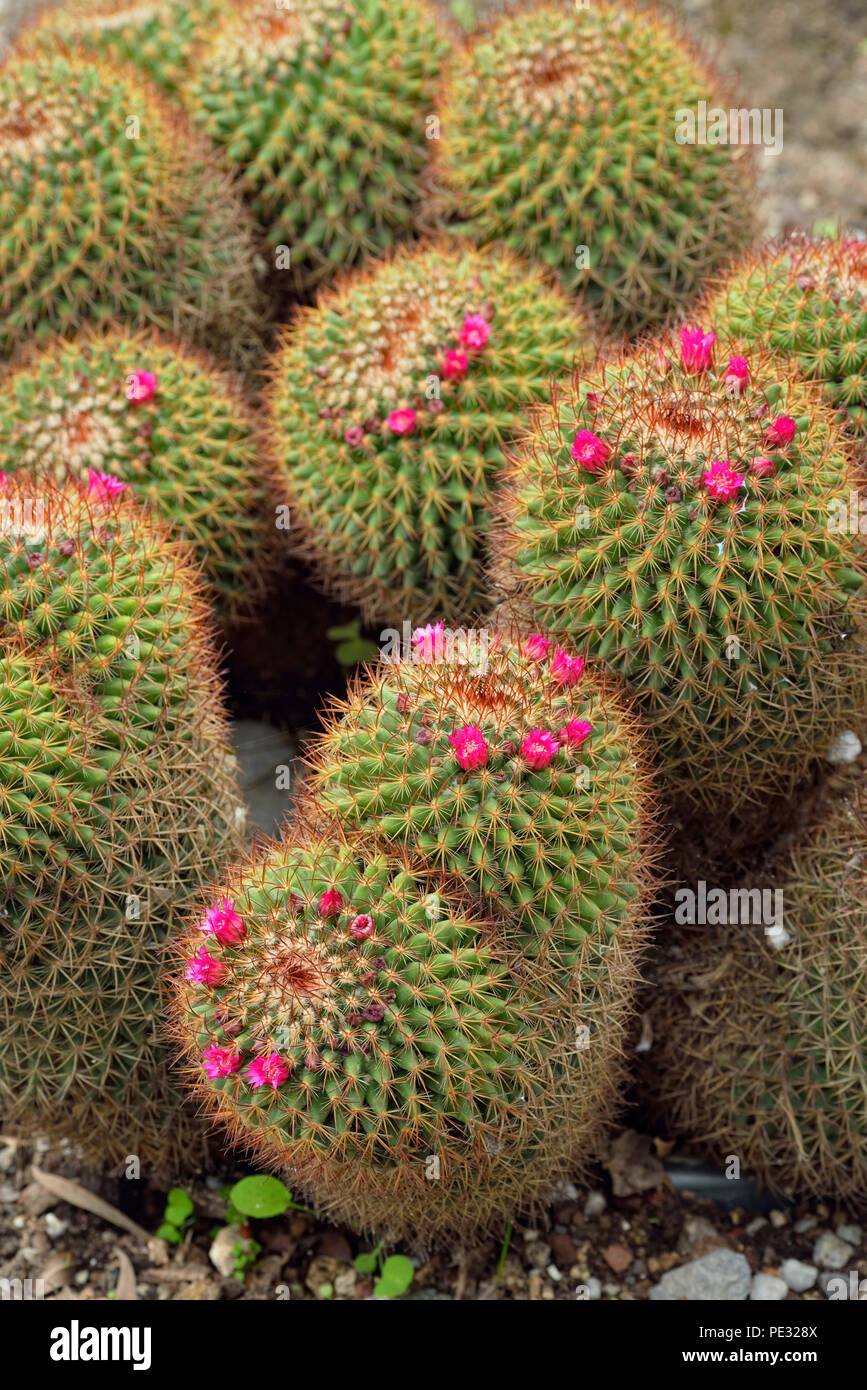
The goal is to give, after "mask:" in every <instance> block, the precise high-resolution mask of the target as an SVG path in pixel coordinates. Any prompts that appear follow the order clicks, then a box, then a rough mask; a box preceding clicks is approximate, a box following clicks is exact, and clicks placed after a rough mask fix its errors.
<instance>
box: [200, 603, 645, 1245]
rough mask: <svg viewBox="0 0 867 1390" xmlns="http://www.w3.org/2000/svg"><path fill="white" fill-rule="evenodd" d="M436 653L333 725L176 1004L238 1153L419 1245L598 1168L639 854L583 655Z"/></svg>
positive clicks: (207, 1092)
mask: <svg viewBox="0 0 867 1390" xmlns="http://www.w3.org/2000/svg"><path fill="white" fill-rule="evenodd" d="M446 640H447V636H446V633H445V630H444V629H443V628H442V626H441V625H439V626H438V627H437V628H432V629H430V630H429V631H428V632H426V633H425V634H422V635H420V637H419V640H418V643H417V649H416V652H415V657H416V658H417V659H415V660H411V661H403V662H398V663H395V664H394V665H393V666H390V667H387V668H381V669H380V670H378V671H375V672H372V673H370V674H368V675H367V676H366V677H365V678H364V679H363V680H362V681H361V682H360V684H359V686H358V688H357V690H356V692H355V694H354V695H353V697H352V699H351V700H350V701H349V703H348V704H347V705H346V706H345V707H343V708H342V709H340V710H339V711H338V712H337V713H336V715H335V718H334V720H333V722H332V724H331V726H330V727H329V729H328V730H327V731H325V732H324V733H323V735H322V737H321V741H320V745H319V747H318V749H317V752H316V755H315V759H314V762H315V772H314V774H313V776H312V778H311V780H310V783H309V785H308V787H307V790H306V793H305V796H304V801H303V806H302V809H301V811H300V812H299V813H298V815H297V819H296V822H295V824H294V825H292V826H290V827H289V828H288V829H287V831H286V834H285V838H284V840H283V841H282V843H281V844H278V845H274V846H271V847H270V848H269V849H268V850H267V852H266V854H265V857H264V858H263V859H258V860H257V859H254V860H251V861H249V862H247V863H244V864H242V865H241V866H240V867H239V868H238V869H236V870H234V871H233V873H232V875H231V876H230V877H229V878H227V879H226V880H225V881H224V882H223V883H222V884H221V886H220V889H219V891H218V893H217V895H216V897H214V898H213V900H212V901H211V902H210V905H209V906H208V908H207V911H205V912H204V914H203V915H200V916H199V917H198V918H197V920H195V921H194V922H193V924H192V926H191V929H190V931H189V932H188V934H187V938H186V940H185V942H184V953H185V959H186V968H185V970H184V972H183V979H182V980H181V981H180V982H179V984H178V987H177V1003H176V1025H177V1030H178V1034H179V1036H180V1038H181V1040H182V1042H183V1044H184V1047H185V1050H186V1053H187V1056H188V1059H189V1063H190V1073H191V1075H194V1076H195V1075H197V1076H198V1081H197V1082H196V1083H195V1085H196V1091H197V1094H198V1095H199V1097H200V1099H202V1100H203V1101H204V1104H205V1107H206V1109H207V1110H208V1111H209V1112H210V1113H212V1114H213V1115H214V1116H215V1117H216V1118H218V1119H220V1120H222V1121H223V1122H224V1123H226V1124H228V1125H229V1127H230V1129H231V1132H232V1135H233V1138H234V1139H235V1140H236V1141H242V1142H245V1143H246V1144H247V1145H248V1146H249V1147H250V1148H251V1149H252V1150H253V1151H254V1152H255V1153H256V1154H257V1155H258V1156H259V1157H260V1158H263V1159H265V1160H266V1161H267V1162H268V1163H269V1164H270V1165H272V1166H281V1165H289V1166H290V1167H291V1169H292V1171H293V1174H294V1180H295V1181H297V1182H298V1183H300V1185H301V1186H302V1187H303V1188H304V1190H305V1191H307V1192H308V1193H309V1195H310V1196H311V1197H312V1198H313V1200H315V1201H316V1202H317V1204H318V1205H320V1206H321V1207H322V1208H324V1209H325V1210H327V1211H329V1212H330V1213H332V1214H333V1215H335V1216H337V1217H340V1218H343V1219H347V1220H349V1221H351V1222H353V1223H354V1224H357V1225H361V1226H364V1227H374V1228H378V1229H380V1230H386V1231H387V1232H388V1233H389V1234H390V1235H393V1236H397V1235H411V1236H413V1237H414V1238H416V1239H421V1240H434V1239H440V1238H442V1237H444V1236H446V1235H449V1234H456V1233H462V1232H467V1231H469V1230H473V1229H478V1228H479V1227H490V1226H494V1225H497V1224H502V1223H503V1222H504V1221H507V1220H509V1219H510V1217H511V1215H512V1214H513V1213H514V1211H515V1210H516V1209H518V1208H521V1207H526V1206H527V1205H529V1204H532V1203H534V1202H536V1201H538V1200H539V1199H540V1198H543V1197H544V1196H545V1195H547V1194H548V1193H549V1192H550V1191H551V1189H552V1187H553V1186H554V1185H555V1183H556V1181H557V1180H558V1179H560V1178H563V1177H565V1176H567V1175H568V1174H570V1173H574V1171H575V1168H576V1166H580V1165H581V1164H583V1163H584V1162H586V1161H587V1159H588V1157H589V1156H591V1155H592V1153H593V1152H594V1150H595V1149H596V1147H597V1146H598V1144H599V1141H600V1139H601V1136H602V1134H603V1133H604V1128H605V1123H606V1121H607V1120H609V1119H610V1117H611V1114H612V1111H613V1108H614V1106H615V1104H616V1100H617V1095H618V1083H619V1081H620V1073H621V1062H622V1057H621V1054H622V1050H623V1044H624V1039H625V1033H626V1028H627V1025H628V1017H629V1011H630V1008H631V1004H632V998H633V993H634V988H635V982H636V973H637V963H638V960H639V958H640V955H641V952H642V949H643V946H644V942H645V910H646V904H645V893H644V887H645V884H646V880H647V875H648V866H649V863H650V860H651V857H652V843H651V841H652V836H651V832H650V825H651V811H650V793H649V788H648V781H647V775H646V773H645V771H644V769H643V764H642V760H641V750H640V744H639V743H637V742H636V736H635V731H634V728H633V725H632V722H631V720H630V717H629V716H628V714H626V713H625V712H624V710H623V708H622V707H621V706H620V705H619V704H618V702H617V701H616V700H615V699H614V698H613V697H612V696H611V695H609V694H607V693H606V692H605V690H604V689H603V688H602V687H601V686H600V685H599V684H598V683H597V682H596V680H595V679H594V678H593V677H591V675H590V673H589V672H582V666H583V662H582V661H581V660H580V658H574V657H571V656H569V654H568V653H566V652H565V651H563V650H562V649H559V648H556V647H554V646H552V645H550V644H549V643H548V641H547V639H545V638H543V637H542V636H541V635H539V634H533V635H531V636H530V637H528V638H526V639H523V640H520V641H517V642H516V641H514V640H510V639H506V638H502V637H497V638H496V639H495V641H494V642H493V645H492V649H491V650H490V652H489V653H488V654H487V657H486V665H487V669H486V670H485V671H484V672H481V671H479V670H473V669H472V668H471V667H470V666H468V665H466V664H465V658H466V656H467V651H466V649H464V650H463V652H462V653H461V654H454V653H448V652H447V651H446V648H445V646H444V643H445V642H446ZM338 825H339V826H340V829H339V830H338V829H337V828H336V827H337V826H338ZM203 932H204V933H205V940H204V942H203V937H202V933H203ZM242 1068H244V1069H243V1070H242ZM431 1164H433V1168H431V1166H430V1165H431Z"/></svg>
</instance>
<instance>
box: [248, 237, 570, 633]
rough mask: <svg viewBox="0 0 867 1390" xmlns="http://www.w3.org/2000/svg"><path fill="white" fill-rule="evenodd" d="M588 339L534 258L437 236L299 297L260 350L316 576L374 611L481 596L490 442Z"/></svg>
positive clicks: (494, 446) (442, 608)
mask: <svg viewBox="0 0 867 1390" xmlns="http://www.w3.org/2000/svg"><path fill="white" fill-rule="evenodd" d="M588 339H589V334H588V332H587V329H586V325H585V323H584V322H583V321H582V319H581V318H580V317H579V316H578V315H577V314H576V313H575V312H574V311H573V309H572V307H571V305H570V304H569V302H568V301H567V299H566V297H565V296H564V295H563V294H562V293H561V292H560V291H559V290H557V289H556V288H552V287H550V286H549V285H548V284H547V283H546V281H545V279H544V277H543V276H542V275H541V274H539V273H538V272H536V271H532V270H527V269H526V268H525V267H523V266H521V265H520V263H518V262H516V261H515V260H514V258H513V257H512V256H511V255H509V254H508V253H503V252H487V253H478V252H470V251H467V252H455V251H452V250H451V249H448V248H446V247H444V246H440V245H432V246H427V247H424V248H423V249H422V250H416V251H412V252H404V253H402V254H398V255H396V256H395V257H394V258H393V259H391V260H390V261H388V262H386V263H383V264H379V265H377V266H375V267H374V268H373V269H372V270H371V271H369V272H367V273H365V274H356V275H353V276H350V277H348V278H347V279H346V280H345V281H343V282H342V283H341V284H340V285H338V286H337V287H336V288H335V289H334V290H330V291H328V292H326V293H324V294H323V295H322V296H321V297H320V299H319V302H318V303H317V304H316V306H315V307H313V308H310V309H306V310H302V311H301V314H300V316H299V318H298V319H297V321H296V323H295V324H293V326H292V327H291V328H290V329H289V330H287V331H286V333H285V335H284V337H283V341H282V344H281V346H280V348H279V350H278V351H277V353H276V354H275V356H274V358H273V360H272V363H271V368H270V390H269V418H270V425H271V440H272V448H273V452H274V455H275V458H276V459H277V461H278V466H279V468H280V473H281V479H282V480H283V482H284V484H285V486H286V487H287V489H288V491H289V494H290V496H291V498H292V499H293V501H294V502H295V503H296V505H295V508H294V514H293V521H294V522H295V523H297V526H298V534H299V535H300V536H301V537H302V540H301V545H302V548H303V549H304V550H305V553H306V554H307V555H308V556H309V557H310V558H312V559H313V561H314V562H315V564H316V566H317V569H318V570H319V573H320V574H321V576H322V578H323V580H324V581H325V583H326V585H327V586H328V587H329V588H334V589H336V590H338V592H339V593H340V594H341V596H343V597H345V598H349V599H351V600H352V601H354V602H356V603H358V604H360V606H361V607H362V609H363V610H364V611H365V613H366V614H367V616H368V617H369V618H370V619H371V620H372V621H379V620H385V621H387V620H397V621H401V620H403V618H405V617H407V616H408V615H410V616H411V617H414V618H416V619H424V620H427V619H428V618H429V617H430V616H432V615H433V614H435V613H442V612H446V613H447V614H448V615H455V616H457V615H459V614H461V612H462V611H463V612H464V613H465V612H467V611H471V610H472V608H473V607H474V606H475V605H476V604H477V603H480V602H481V600H482V597H483V590H482V581H481V580H480V577H479V575H480V570H481V565H480V556H479V552H480V550H481V544H482V540H481V537H482V533H483V531H484V528H485V524H486V519H487V516H488V504H489V493H490V490H491V485H492V479H493V474H494V470H495V468H496V467H497V465H498V463H499V459H500V450H501V446H502V443H503V441H504V440H505V439H507V438H508V437H509V436H510V435H511V434H512V433H514V431H515V430H516V428H517V427H518V424H519V421H520V419H521V409H522V407H523V406H525V405H527V404H529V403H530V402H531V401H532V400H534V399H535V398H537V397H538V396H539V395H541V394H542V392H543V390H544V388H545V385H546V383H547V381H548V378H549V377H550V375H552V374H553V373H555V372H556V371H558V370H562V369H564V368H565V367H566V366H567V365H569V364H570V363H571V361H572V359H573V357H574V355H575V353H576V352H579V353H580V352H586V351H587V348H588Z"/></svg>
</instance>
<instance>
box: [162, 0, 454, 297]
mask: <svg viewBox="0 0 867 1390" xmlns="http://www.w3.org/2000/svg"><path fill="white" fill-rule="evenodd" d="M441 23H442V22H441V21H440V20H439V19H438V18H437V17H436V15H435V12H434V11H433V10H430V9H428V8H427V7H426V5H425V4H424V3H423V0H351V3H349V4H347V3H346V0H294V3H293V4H292V5H291V7H290V6H288V5H287V6H285V7H282V8H278V7H275V5H274V3H273V0H241V2H240V3H238V4H236V5H235V6H234V7H233V10H232V13H231V14H230V15H229V16H228V18H226V19H224V20H222V21H221V22H219V23H217V24H216V25H215V26H214V29H213V32H212V33H211V34H210V35H209V36H208V40H207V42H206V43H205V44H203V46H202V47H201V48H200V49H199V50H198V51H197V52H196V55H195V63H194V68H195V72H194V77H193V80H192V83H191V85H190V87H189V89H188V90H187V91H186V92H185V98H186V103H187V106H188V109H189V111H190V113H191V115H192V117H193V119H194V120H195V121H196V122H197V124H198V125H199V126H200V127H201V128H202V129H203V130H204V131H206V132H207V134H208V135H209V136H210V137H211V139H212V140H213V141H214V143H215V144H216V145H218V146H219V147H220V148H221V149H222V150H223V151H224V153H225V155H226V158H227V160H228V162H229V163H230V165H231V166H232V167H233V168H234V169H235V170H236V172H237V176H238V180H239V185H240V187H241V189H242V190H243V191H244V193H245V194H246V195H247V197H248V199H249V202H250V206H251V207H252V209H253V211H254V213H255V214H256V216H257V218H258V219H259V222H260V223H261V225H262V226H263V227H264V228H266V230H267V234H268V239H269V241H270V242H271V244H272V246H274V247H275V248H277V265H278V267H279V269H280V270H281V271H282V272H284V273H285V274H286V275H288V277H289V279H290V281H291V283H292V284H293V286H294V287H295V288H296V289H299V288H300V289H304V288H309V287H310V286H311V285H314V284H316V283H317V282H318V281H319V280H321V279H322V278H323V277H325V276H328V275H330V274H332V273H333V272H334V271H335V270H345V269H346V268H347V267H348V266H350V265H351V264H353V263H354V262H356V261H358V260H359V259H361V258H362V257H363V256H365V255H368V254H370V253H379V252H382V251H383V250H385V249H386V248H388V247H390V246H391V245H392V243H393V242H394V241H395V239H396V238H398V237H400V236H402V235H405V234H406V233H408V232H410V231H411V230H412V227H413V223H414V220H415V217H416V214H417V210H418V204H419V199H420V191H419V187H420V179H421V175H422V171H423V169H424V166H425V163H426V149H427V138H426V137H427V134H428V126H427V125H426V121H427V120H428V117H429V116H430V113H431V107H432V103H433V97H434V92H435V90H436V84H437V78H438V74H439V68H440V63H441V60H442V57H443V52H444V43H443V39H442V35H441Z"/></svg>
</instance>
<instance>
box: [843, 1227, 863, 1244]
mask: <svg viewBox="0 0 867 1390" xmlns="http://www.w3.org/2000/svg"><path fill="white" fill-rule="evenodd" d="M837 1235H838V1236H839V1237H840V1239H841V1240H848V1242H849V1244H850V1245H860V1244H861V1241H862V1240H863V1239H864V1232H863V1231H862V1229H861V1227H860V1226H838V1227H837Z"/></svg>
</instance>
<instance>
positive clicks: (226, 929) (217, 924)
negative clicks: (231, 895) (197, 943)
mask: <svg viewBox="0 0 867 1390" xmlns="http://www.w3.org/2000/svg"><path fill="white" fill-rule="evenodd" d="M201 929H202V931H203V932H205V934H206V935H209V936H215V937H216V938H217V940H218V941H219V942H220V943H221V944H222V945H223V946H237V944H238V942H239V941H243V940H244V937H245V936H246V935H247V928H246V926H245V924H244V919H243V917H239V916H238V914H237V912H236V911H235V904H234V902H230V901H229V899H228V898H215V899H214V901H213V902H212V903H211V906H210V907H209V908H208V910H207V912H206V913H205V915H204V917H203V918H202V926H201Z"/></svg>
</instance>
